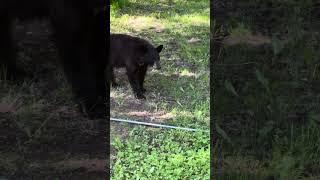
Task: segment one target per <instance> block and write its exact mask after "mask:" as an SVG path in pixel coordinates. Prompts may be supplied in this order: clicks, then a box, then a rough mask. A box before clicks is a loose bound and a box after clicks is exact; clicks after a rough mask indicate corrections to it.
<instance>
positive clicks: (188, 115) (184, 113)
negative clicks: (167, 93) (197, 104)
mask: <svg viewBox="0 0 320 180" xmlns="http://www.w3.org/2000/svg"><path fill="white" fill-rule="evenodd" d="M170 113H171V114H172V115H173V116H175V117H186V118H193V116H194V115H193V113H192V112H190V111H183V110H181V109H176V108H174V109H172V110H171V112H170Z"/></svg>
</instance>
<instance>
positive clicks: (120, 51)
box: [109, 34, 163, 99]
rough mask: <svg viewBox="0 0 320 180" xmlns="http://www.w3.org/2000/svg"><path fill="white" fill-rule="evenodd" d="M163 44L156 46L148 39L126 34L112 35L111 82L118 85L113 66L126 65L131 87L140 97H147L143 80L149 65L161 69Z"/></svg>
mask: <svg viewBox="0 0 320 180" xmlns="http://www.w3.org/2000/svg"><path fill="white" fill-rule="evenodd" d="M162 48H163V45H160V46H158V47H154V46H153V45H152V44H150V43H149V42H148V41H146V40H144V39H141V38H138V37H133V36H129V35H125V34H111V35H110V67H111V70H109V72H111V83H112V85H113V86H117V83H116V81H115V77H114V72H113V68H120V67H125V68H126V71H127V76H128V80H129V82H130V85H131V88H132V90H133V92H134V94H135V96H136V97H137V98H138V99H145V96H144V95H143V94H144V93H145V91H146V89H145V88H144V87H143V81H144V78H145V75H146V72H147V69H148V67H149V66H153V65H155V67H156V69H160V68H161V66H160V56H159V53H160V52H161V51H162Z"/></svg>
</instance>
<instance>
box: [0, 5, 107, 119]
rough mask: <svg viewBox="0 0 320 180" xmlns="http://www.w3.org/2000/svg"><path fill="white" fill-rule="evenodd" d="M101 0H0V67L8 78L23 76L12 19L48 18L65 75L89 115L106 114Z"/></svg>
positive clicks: (99, 115)
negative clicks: (15, 44)
mask: <svg viewBox="0 0 320 180" xmlns="http://www.w3.org/2000/svg"><path fill="white" fill-rule="evenodd" d="M103 2H104V1H103V0H28V1H23V0H0V68H1V69H2V70H4V69H5V70H6V71H5V72H6V75H7V77H8V78H10V79H19V78H23V77H24V76H25V74H24V72H23V70H21V69H19V68H17V66H16V62H15V59H16V53H15V52H14V49H15V48H14V44H13V41H12V34H11V33H12V22H13V20H14V19H16V18H18V19H20V20H32V19H34V18H42V17H45V18H49V20H50V22H51V24H52V27H53V30H54V38H55V40H56V44H57V47H58V50H59V53H60V56H61V64H62V65H63V68H64V72H65V75H66V76H67V80H68V82H69V83H70V84H71V86H72V88H73V91H74V94H75V97H76V100H77V101H78V103H79V104H80V105H81V107H82V111H83V112H86V114H87V115H89V117H90V118H98V117H104V116H105V114H106V111H107V110H106V106H105V101H106V98H107V96H106V93H107V89H106V86H105V81H106V80H105V76H104V70H105V69H104V68H103V67H105V66H106V65H107V61H106V59H107V58H108V56H107V55H106V51H105V49H107V43H106V35H107V34H106V31H108V30H107V29H105V27H106V26H105V25H104V23H106V20H105V18H104V13H103V11H102V9H103V8H104V7H103V6H104V4H103Z"/></svg>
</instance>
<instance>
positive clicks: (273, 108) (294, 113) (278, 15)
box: [214, 0, 320, 179]
mask: <svg viewBox="0 0 320 180" xmlns="http://www.w3.org/2000/svg"><path fill="white" fill-rule="evenodd" d="M227 6H230V7H228V8H227V9H228V10H229V12H228V13H229V14H231V15H232V16H230V18H229V19H227V20H226V21H225V22H228V23H227V24H226V25H227V27H228V31H229V32H231V35H237V36H242V37H243V36H244V35H245V36H248V37H253V38H254V36H257V34H260V35H261V34H262V35H264V36H265V37H267V38H269V39H270V43H266V44H264V45H250V44H248V43H247V44H245V43H242V44H241V43H240V44H237V45H233V46H227V45H226V46H225V48H224V49H223V59H222V62H219V63H221V65H218V66H216V68H215V72H214V73H215V83H216V84H215V88H216V90H215V93H216V94H215V96H214V97H215V98H214V99H215V102H217V104H215V105H214V107H215V109H214V110H215V114H216V118H217V121H218V122H217V124H218V125H219V127H220V128H221V130H220V132H221V133H219V138H220V139H224V140H225V139H228V138H229V139H230V140H229V141H223V142H224V143H223V144H222V145H221V146H222V147H221V148H223V150H222V151H225V153H226V154H230V153H231V154H233V156H234V158H236V157H238V156H244V157H247V158H249V157H252V156H253V157H254V158H255V159H257V160H259V162H260V163H262V164H263V163H266V164H268V165H267V166H266V167H265V168H262V169H263V170H261V171H269V172H270V173H271V174H273V176H274V177H276V178H277V179H288V178H289V179H291V178H298V177H308V176H310V177H317V176H319V171H315V169H319V164H320V161H319V160H318V159H319V155H317V154H318V153H317V152H319V145H318V144H319V133H318V132H316V129H317V128H318V127H319V123H318V118H319V108H318V107H319V105H320V104H319V96H318V93H317V92H318V90H319V67H318V64H319V59H318V58H317V57H319V52H320V51H319V50H320V49H319V48H320V47H319V45H318V44H317V43H316V42H318V41H319V40H320V36H319V32H318V29H319V21H317V20H316V19H317V17H318V13H317V11H318V10H319V6H317V2H316V1H313V0H308V1H296V0H288V1H278V0H268V1H260V0H250V1H232V3H229V4H227ZM244 39H245V38H244ZM244 42H245V40H244ZM230 142H232V144H231V143H230ZM315 144H316V145H315ZM311 157H312V158H311ZM224 158H225V157H224Z"/></svg>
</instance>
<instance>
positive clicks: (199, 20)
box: [171, 13, 210, 27]
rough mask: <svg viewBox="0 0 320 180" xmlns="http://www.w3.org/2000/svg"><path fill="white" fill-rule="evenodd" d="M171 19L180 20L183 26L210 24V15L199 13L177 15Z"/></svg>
mask: <svg viewBox="0 0 320 180" xmlns="http://www.w3.org/2000/svg"><path fill="white" fill-rule="evenodd" d="M171 21H174V22H179V24H183V26H190V25H192V26H208V27H209V26H210V16H209V14H208V15H203V14H199V13H194V14H186V15H181V16H180V15H175V16H173V17H172V18H171Z"/></svg>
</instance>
